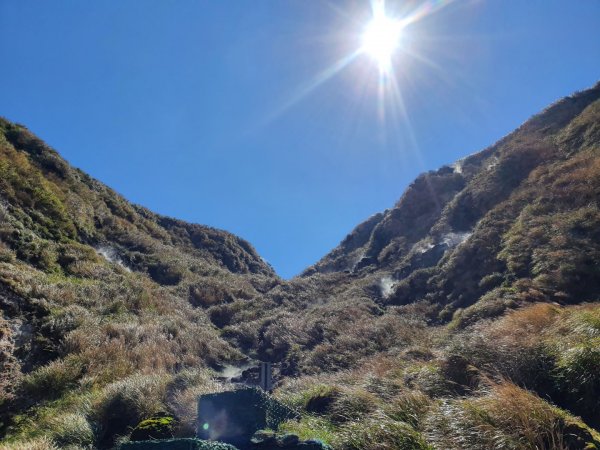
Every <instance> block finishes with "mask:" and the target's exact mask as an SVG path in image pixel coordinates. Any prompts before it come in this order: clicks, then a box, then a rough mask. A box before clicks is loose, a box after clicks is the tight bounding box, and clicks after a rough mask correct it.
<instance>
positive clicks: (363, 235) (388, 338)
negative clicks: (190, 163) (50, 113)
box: [0, 84, 600, 450]
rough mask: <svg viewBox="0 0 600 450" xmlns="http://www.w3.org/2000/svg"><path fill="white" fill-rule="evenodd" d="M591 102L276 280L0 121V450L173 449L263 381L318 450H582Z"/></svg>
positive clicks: (595, 274)
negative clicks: (228, 397)
mask: <svg viewBox="0 0 600 450" xmlns="http://www.w3.org/2000/svg"><path fill="white" fill-rule="evenodd" d="M599 301H600V84H599V85H596V86H594V87H593V88H591V89H588V90H585V91H582V92H578V93H576V94H574V95H572V96H570V97H566V98H564V99H562V100H560V101H558V102H556V103H555V104H553V105H551V106H549V107H548V108H547V109H545V110H544V111H542V112H540V113H539V114H538V115H536V116H534V117H532V118H531V119H530V120H528V121H527V122H526V123H524V124H523V125H522V126H521V127H519V128H518V129H517V130H515V131H514V132H512V133H511V134H509V135H507V136H506V137H504V138H503V139H501V140H500V141H499V142H497V143H495V144H494V145H492V146H490V147H488V148H486V149H484V150H482V151H480V152H478V153H475V154H472V155H470V156H467V157H465V158H464V159H462V160H460V161H458V162H456V163H455V164H454V165H452V166H447V167H442V168H440V169H438V170H435V171H430V172H427V173H424V174H422V175H420V176H419V177H418V178H417V179H416V180H415V181H414V182H413V183H412V184H411V185H410V186H409V187H408V188H407V189H406V191H405V192H404V194H403V195H402V197H401V198H400V199H399V200H398V202H397V203H396V204H395V205H393V206H392V207H391V208H390V209H388V210H386V211H384V212H382V213H380V214H377V215H375V216H373V217H371V218H369V219H367V220H366V221H365V222H363V223H362V224H360V225H358V226H357V227H356V228H355V229H354V230H353V231H351V233H350V234H349V235H348V236H347V237H346V238H345V239H344V240H343V241H342V242H341V243H340V245H339V246H338V247H337V248H335V249H334V250H333V251H332V252H330V253H329V254H328V255H326V256H324V257H323V258H322V259H321V260H320V261H319V262H317V263H316V264H315V265H313V266H312V267H309V268H307V269H306V270H305V271H304V272H303V273H302V274H301V275H300V276H298V277H296V278H294V279H292V280H289V281H285V280H282V279H280V278H279V277H278V276H277V275H276V273H275V272H274V271H273V269H272V268H271V267H270V266H269V265H268V264H266V263H265V262H264V261H263V260H262V259H261V258H260V256H259V255H258V254H257V252H256V251H255V250H254V248H253V247H252V245H251V244H250V243H248V242H246V241H244V240H243V239H240V238H239V237H237V236H234V235H232V234H230V233H227V232H225V231H221V230H216V229H213V228H210V227H206V226H202V225H196V224H189V223H185V222H183V221H180V220H176V219H172V218H168V217H163V216H160V215H158V214H155V213H153V212H151V211H149V210H147V209H146V208H144V207H141V206H138V205H133V204H131V203H129V202H128V201H126V200H125V199H124V198H123V197H122V196H120V195H119V194H117V193H116V192H114V191H113V190H111V189H110V188H109V187H107V186H105V185H103V184H102V183H100V182H99V181H97V180H94V179H92V178H91V177H90V176H88V175H87V174H85V173H83V172H82V171H80V170H78V169H75V168H73V167H71V166H70V165H68V164H67V163H66V162H65V161H64V160H63V159H62V158H61V157H60V155H59V154H58V153H57V152H56V151H55V150H53V149H51V148H49V147H48V146H47V145H46V144H45V143H44V142H42V141H41V140H40V139H38V138H37V137H36V136H35V135H34V134H32V133H31V132H30V131H29V130H28V129H27V128H26V127H24V126H22V125H18V124H14V123H11V122H10V121H8V120H5V119H0V308H1V311H2V316H1V317H0V433H1V436H3V443H2V444H0V448H2V449H18V448H23V449H25V448H27V449H30V448H52V447H53V446H54V447H56V448H72V449H78V448H112V447H114V446H115V445H116V444H117V443H118V442H121V441H122V440H123V439H126V438H127V436H128V435H129V433H130V432H131V428H132V427H135V426H136V425H137V424H138V423H139V422H140V421H142V420H144V419H147V418H149V417H152V416H153V415H154V414H156V413H167V414H169V415H170V416H172V417H174V419H175V423H176V424H177V425H176V426H175V427H174V428H173V433H174V434H175V435H177V436H191V435H193V434H194V427H195V423H194V420H195V408H196V398H197V396H198V395H200V394H202V393H207V392H219V391H222V390H226V389H228V388H229V385H228V383H227V382H226V381H220V380H219V379H218V376H219V375H223V373H224V372H226V371H228V370H233V371H235V369H236V368H239V367H242V366H245V365H247V364H248V363H249V362H251V361H255V360H262V361H271V362H273V363H275V366H276V368H277V372H276V376H277V380H278V384H277V387H276V390H275V393H274V395H275V396H276V397H277V398H278V399H279V400H281V401H282V402H284V403H286V404H287V405H289V406H291V407H292V408H294V409H296V410H297V411H299V412H300V413H301V419H300V420H298V421H289V422H286V423H284V424H283V425H282V426H281V431H289V432H294V433H296V434H298V435H299V436H300V437H301V438H303V439H307V438H312V437H316V438H320V439H322V440H323V441H326V442H327V443H329V444H331V445H332V446H333V447H334V448H336V449H344V450H349V449H373V450H379V449H432V448H435V449H533V448H538V449H542V448H543V449H593V448H598V449H600V434H599V433H598V431H597V430H600V303H599Z"/></svg>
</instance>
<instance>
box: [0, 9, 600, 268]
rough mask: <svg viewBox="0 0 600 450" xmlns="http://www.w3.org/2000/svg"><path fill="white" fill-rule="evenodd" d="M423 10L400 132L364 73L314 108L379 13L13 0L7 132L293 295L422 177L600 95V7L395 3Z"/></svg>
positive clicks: (360, 67) (412, 45) (1, 43)
mask: <svg viewBox="0 0 600 450" xmlns="http://www.w3.org/2000/svg"><path fill="white" fill-rule="evenodd" d="M420 3H428V4H430V6H431V7H432V10H433V11H434V12H433V13H432V14H429V15H425V16H424V17H423V18H422V19H421V20H419V21H416V22H414V23H412V24H411V25H410V26H408V27H407V28H406V29H405V31H404V37H403V40H402V43H401V45H400V48H399V49H398V51H397V53H396V55H395V57H394V73H395V82H396V84H397V86H398V90H399V92H401V94H402V104H403V108H404V109H403V111H404V113H402V109H401V108H400V104H399V100H398V96H397V95H396V96H390V95H389V92H387V93H386V100H385V107H386V114H385V117H382V116H381V114H380V108H379V106H378V94H377V92H378V90H377V78H378V74H377V68H376V66H375V65H374V63H373V61H372V59H370V58H368V57H367V56H366V55H361V56H359V57H357V58H355V59H354V60H353V61H352V62H351V63H350V64H348V65H347V66H346V67H345V68H344V69H343V70H341V71H339V72H338V73H336V74H335V75H334V76H332V77H330V78H329V79H327V80H326V81H324V82H323V83H321V84H320V85H318V86H316V87H314V89H312V90H309V88H310V87H311V86H312V84H313V82H314V81H316V80H318V75H319V74H322V73H324V71H326V70H327V68H329V67H332V66H333V65H334V63H335V62H336V61H338V60H340V59H341V58H343V57H344V56H345V55H347V54H349V53H351V52H352V51H354V50H355V49H356V48H357V47H358V46H359V45H360V43H359V36H360V34H361V31H362V28H363V26H364V24H365V22H366V20H367V18H368V12H369V6H368V2H367V1H366V0H363V1H342V0H329V1H325V0H323V1H319V0H268V1H267V0H252V1H250V0H238V1H234V0H227V1H217V0H212V1H208V0H161V1H158V0H135V1H134V0H111V1H109V0H102V1H94V2H91V1H81V0H61V1H55V2H51V1H47V0H39V1H33V0H0V61H1V63H0V85H1V86H2V89H1V93H0V115H3V116H5V117H7V118H8V119H10V120H13V121H17V122H20V123H23V124H25V125H27V126H28V127H29V128H30V129H31V130H32V131H33V132H35V133H36V134H38V135H39V136H41V137H42V138H43V139H44V140H46V141H47V142H48V143H49V144H50V145H52V146H53V147H54V148H56V149H57V150H58V151H59V152H60V153H61V154H62V155H63V156H64V157H65V158H66V159H67V160H68V161H69V162H71V163H72V164H73V165H75V166H77V167H80V168H82V169H83V170H85V171H86V172H88V173H90V174H91V175H93V176H94V177H96V178H98V179H99V180H101V181H103V182H104V183H106V184H108V185H109V186H111V187H113V188H114V189H116V190H117V191H118V192H120V193H121V194H123V195H124V196H125V197H126V198H127V199H129V200H131V201H133V202H135V203H138V204H141V205H144V206H146V207H148V208H150V209H152V210H154V211H157V212H159V213H162V214H166V215H169V216H174V217H177V218H181V219H184V220H188V221H192V222H198V223H202V224H207V225H211V226H214V227H218V228H223V229H226V230H228V231H231V232H233V233H236V234H238V235H240V236H242V237H243V238H245V239H247V240H249V241H250V242H251V243H252V244H253V245H254V246H255V247H256V248H257V250H258V251H259V253H260V254H261V255H262V256H263V257H264V258H265V259H266V260H268V261H269V262H270V263H271V264H272V265H273V266H274V268H275V269H276V270H277V272H278V273H279V274H280V275H281V276H283V277H290V276H293V275H295V274H297V273H298V272H300V271H301V270H302V269H304V268H305V267H307V266H308V265H310V264H312V263H314V262H316V261H317V260H318V259H319V258H320V257H322V256H323V255H324V254H325V253H327V252H328V251H329V250H331V249H332V248H333V247H335V246H336V245H337V244H338V243H339V241H340V240H341V239H343V238H344V236H345V235H346V234H347V233H348V232H349V231H350V230H351V229H352V228H353V227H354V226H356V225H357V224H358V223H360V222H361V221H363V220H365V219H366V218H367V217H368V216H370V215H372V214H374V213H376V212H378V211H381V210H384V209H385V208H387V207H390V206H392V205H393V204H394V203H395V201H396V200H397V199H398V198H399V197H400V195H401V194H402V192H403V191H404V189H405V188H406V186H407V185H408V184H409V183H410V182H411V181H412V179H414V177H415V176H416V175H418V174H419V173H420V172H423V171H425V170H430V169H434V168H437V167H439V166H441V165H443V164H448V163H451V162H453V161H454V160H456V159H458V158H460V157H463V156H465V155H467V154H469V153H473V152H475V151H477V150H480V149H482V148H484V147H485V146H487V145H489V144H491V143H493V142H494V141H496V140H497V139H498V138H500V137H502V136H503V135H505V134H506V133H508V132H510V131H511V130H513V129H514V128H515V127H517V126H518V125H519V124H520V123H522V122H523V121H524V120H526V119H527V118H528V117H529V116H530V115H531V114H533V113H535V112H537V111H539V110H540V109H541V108H543V107H545V106H547V105H548V104H549V103H551V102H553V101H555V100H557V99H558V98H560V97H562V96H565V95H568V94H570V93H572V92H573V91H576V90H581V89H584V88H586V87H589V86H591V85H592V84H594V83H595V82H596V81H597V80H598V79H599V78H600V2H599V1H594V0H578V1H573V0H563V1H558V0H543V1H542V0H531V1H522V0H489V1H468V0H458V1H456V2H453V3H450V4H448V5H446V6H444V5H445V4H446V3H448V2H447V1H439V0H438V1H433V2H406V1H404V2H393V1H390V0H388V6H389V8H390V11H391V10H392V9H393V10H394V11H395V13H401V12H402V13H406V12H407V11H411V10H414V8H415V7H416V5H418V4H420ZM435 5H437V9H435ZM440 6H443V7H441V8H440ZM394 8H395V9H394ZM389 85H390V84H389V82H388V86H389ZM302 94H304V95H302Z"/></svg>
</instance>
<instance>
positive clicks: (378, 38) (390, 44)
mask: <svg viewBox="0 0 600 450" xmlns="http://www.w3.org/2000/svg"><path fill="white" fill-rule="evenodd" d="M402 28H403V27H402V23H401V22H400V21H398V20H394V19H392V18H390V17H387V16H386V15H385V14H384V13H383V12H379V13H377V14H375V15H374V16H373V18H372V19H371V21H370V22H369V23H368V24H367V26H366V27H365V30H364V32H363V35H362V47H361V50H362V52H364V53H365V54H367V55H369V56H370V57H371V58H373V59H374V60H375V61H376V62H377V65H378V66H379V70H380V71H382V72H387V71H389V69H390V67H391V61H392V56H393V54H394V52H395V51H396V49H397V48H398V46H399V44H400V40H401V38H402Z"/></svg>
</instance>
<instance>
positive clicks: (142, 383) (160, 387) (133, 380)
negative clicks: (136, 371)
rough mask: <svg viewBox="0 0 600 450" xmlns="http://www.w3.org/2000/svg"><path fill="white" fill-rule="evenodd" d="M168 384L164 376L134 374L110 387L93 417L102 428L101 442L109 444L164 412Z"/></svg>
mask: <svg viewBox="0 0 600 450" xmlns="http://www.w3.org/2000/svg"><path fill="white" fill-rule="evenodd" d="M168 381H169V377H167V376H165V375H133V376H131V377H129V378H126V379H124V380H121V381H117V382H115V383H112V384H110V385H109V386H107V387H106V389H105V390H104V393H103V395H102V397H101V398H100V400H99V402H98V403H97V404H96V405H95V407H94V410H95V411H94V418H95V420H96V422H98V423H99V424H100V425H101V430H100V439H99V440H100V443H101V444H104V445H106V444H110V443H112V441H113V440H114V439H115V438H116V436H117V435H122V434H124V433H125V432H126V431H127V429H128V428H129V427H134V426H136V425H137V424H138V423H140V421H141V420H142V419H144V418H145V417H152V416H153V415H154V414H157V413H159V412H161V411H164V410H165V405H164V404H163V398H164V397H165V393H166V386H167V383H168Z"/></svg>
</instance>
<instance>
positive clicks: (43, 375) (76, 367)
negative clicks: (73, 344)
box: [21, 357, 83, 399]
mask: <svg viewBox="0 0 600 450" xmlns="http://www.w3.org/2000/svg"><path fill="white" fill-rule="evenodd" d="M82 374H83V365H82V363H81V361H80V360H79V359H78V358H77V357H68V358H66V359H59V360H56V361H52V362H50V363H48V364H46V365H45V366H42V367H40V368H38V369H36V370H34V371H33V372H31V373H30V374H28V375H26V376H25V377H24V378H23V380H22V381H21V389H23V391H24V392H25V393H26V394H27V395H30V396H32V397H34V398H36V399H40V398H44V397H45V398H57V397H59V396H60V395H61V394H63V393H64V392H66V391H67V390H69V389H71V388H73V387H74V386H75V385H76V383H77V380H78V379H79V378H80V377H81V375H82Z"/></svg>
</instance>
